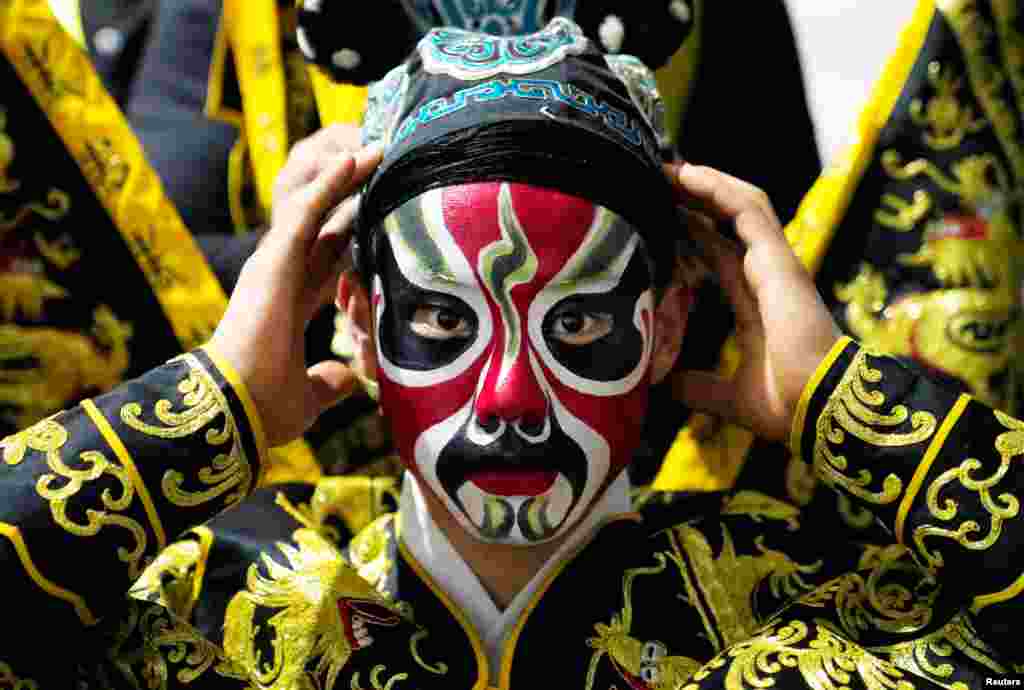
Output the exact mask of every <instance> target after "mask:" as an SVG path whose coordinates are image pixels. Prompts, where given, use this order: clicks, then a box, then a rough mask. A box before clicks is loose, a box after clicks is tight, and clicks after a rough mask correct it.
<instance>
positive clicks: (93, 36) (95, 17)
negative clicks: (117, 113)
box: [79, 0, 157, 108]
mask: <svg viewBox="0 0 1024 690" xmlns="http://www.w3.org/2000/svg"><path fill="white" fill-rule="evenodd" d="M156 5H157V2H156V0H89V1H88V2H82V3H80V5H79V8H80V10H79V11H80V13H81V20H82V31H83V33H84V34H85V42H86V45H87V47H88V48H89V55H90V57H91V58H92V61H93V64H94V65H95V67H96V71H97V72H98V73H99V75H100V78H101V79H102V80H103V85H104V86H105V87H107V91H108V92H109V93H110V95H111V96H113V97H114V99H115V100H116V101H117V103H118V105H120V106H121V107H122V108H123V107H124V105H125V103H126V102H127V100H128V97H129V96H130V95H131V90H132V85H133V83H134V80H135V74H136V70H137V69H138V65H139V59H140V58H141V56H142V53H143V50H144V49H145V45H146V41H147V39H148V37H149V29H150V26H151V24H152V16H153V13H154V12H155V10H156ZM104 32H106V33H107V34H108V36H107V37H104V36H103V33H104ZM111 37H113V38H111ZM98 38H100V39H102V38H106V39H107V42H106V43H104V42H103V40H97V39H98ZM115 39H116V40H115Z"/></svg>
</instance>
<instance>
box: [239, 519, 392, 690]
mask: <svg viewBox="0 0 1024 690" xmlns="http://www.w3.org/2000/svg"><path fill="white" fill-rule="evenodd" d="M292 539H293V541H294V545H292V544H288V543H283V542H281V543H278V545H277V547H278V550H279V551H280V553H281V555H282V556H283V559H284V564H282V563H279V562H278V561H276V560H274V559H272V558H270V557H269V556H268V555H267V554H263V555H262V556H261V559H260V563H259V564H255V563H254V564H253V565H251V566H249V570H248V574H247V577H246V589H245V590H244V591H242V592H239V593H238V594H236V595H235V596H234V597H232V599H231V601H230V603H229V604H228V607H227V613H226V615H225V621H224V650H225V652H226V654H227V656H228V658H229V659H230V660H231V661H232V662H234V663H235V664H237V665H239V666H241V667H242V668H243V669H245V671H246V673H248V674H249V676H250V678H251V680H252V682H253V683H254V685H255V687H257V688H270V687H273V688H274V689H275V690H292V689H294V690H306V688H308V687H310V683H315V684H316V687H335V681H336V680H337V678H338V675H339V674H340V673H341V671H342V669H343V668H344V666H345V665H346V664H347V663H348V661H349V659H350V658H351V656H352V654H354V653H356V652H358V651H359V650H360V649H363V648H366V647H368V646H370V645H372V644H373V637H372V636H371V631H372V626H393V625H397V624H398V623H399V621H400V620H401V618H400V613H399V611H398V610H397V608H396V607H395V606H394V605H392V604H391V603H390V602H388V601H387V600H386V599H384V598H382V597H381V596H380V595H379V594H378V593H377V591H376V590H375V589H374V588H373V587H372V586H370V584H369V583H367V582H366V581H365V580H363V579H362V578H361V577H359V575H358V574H357V573H356V571H355V570H354V569H353V568H351V567H350V566H349V565H348V564H347V563H345V561H344V560H343V559H342V558H341V556H340V554H339V553H338V551H337V549H336V548H335V547H334V546H333V545H332V544H330V543H329V542H328V541H327V540H325V539H324V538H323V537H322V536H321V535H320V534H318V533H317V532H315V531H314V530H310V529H306V528H300V529H298V530H296V531H295V532H294V534H293V535H292ZM260 566H262V568H263V570H264V571H265V572H266V575H264V574H262V573H261V572H260ZM268 609H269V611H268ZM268 613H269V617H267V618H264V616H265V615H267V614H268ZM257 618H258V619H259V620H261V621H262V620H266V623H265V624H262V623H257ZM271 631H272V632H271ZM268 634H272V639H273V642H272V643H271V642H269V640H268V638H267V635H268ZM263 649H270V650H272V656H271V658H266V657H265V655H264V652H263ZM307 668H308V669H309V671H307ZM307 674H308V675H307ZM353 682H354V683H355V682H356V679H353ZM371 682H372V680H371Z"/></svg>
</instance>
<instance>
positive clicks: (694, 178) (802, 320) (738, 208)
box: [666, 163, 840, 440]
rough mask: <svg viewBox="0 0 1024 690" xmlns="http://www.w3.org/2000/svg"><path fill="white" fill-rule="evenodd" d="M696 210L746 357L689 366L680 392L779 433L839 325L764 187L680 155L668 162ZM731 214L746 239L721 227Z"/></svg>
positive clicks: (699, 405)
mask: <svg viewBox="0 0 1024 690" xmlns="http://www.w3.org/2000/svg"><path fill="white" fill-rule="evenodd" d="M666 171H667V172H668V174H669V177H670V179H671V180H672V182H673V184H674V185H675V186H676V187H677V190H678V192H679V194H680V196H681V198H682V199H683V200H684V204H685V205H686V206H687V207H688V208H689V209H691V210H694V211H696V213H691V214H690V215H691V223H690V226H691V228H692V230H693V234H694V236H695V237H696V238H697V240H698V242H699V243H700V245H701V247H702V248H703V249H704V251H705V253H706V254H707V258H708V260H709V262H710V263H711V265H712V266H713V268H714V270H715V272H716V273H717V275H718V278H719V282H720V283H721V285H722V287H723V289H724V290H725V292H726V295H727V296H728V299H729V301H730V303H731V304H732V307H733V310H734V311H735V313H736V339H737V343H738V345H739V347H740V351H741V355H742V358H743V359H742V363H741V364H740V367H739V370H738V371H737V372H736V374H735V376H734V377H732V378H731V379H724V378H722V377H719V376H716V375H715V374H711V373H708V372H697V371H686V372H683V373H682V375H681V377H680V379H679V381H680V387H681V391H682V396H683V399H684V402H686V404H688V405H690V406H691V407H693V408H694V409H698V410H701V411H704V412H709V413H711V414H715V415H718V416H721V417H723V418H725V419H726V420H728V421H730V422H733V423H736V424H739V425H740V426H744V427H746V428H748V429H750V430H751V431H753V432H754V433H756V434H757V435H759V436H761V437H763V438H767V439H772V440H783V439H785V438H787V437H788V435H789V430H790V424H791V422H792V418H793V414H794V412H795V410H796V406H797V404H798V402H799V400H800V395H801V394H802V392H803V389H804V386H805V385H806V383H807V382H808V380H809V379H810V378H811V376H812V375H813V374H814V371H815V369H816V368H817V366H818V364H819V363H820V362H821V360H822V359H824V357H825V355H826V354H828V351H829V350H830V349H831V348H832V346H833V345H834V344H835V342H836V339H837V338H838V337H839V335H840V331H839V328H838V327H837V326H836V323H835V321H834V320H833V319H832V315H831V314H830V313H829V311H828V309H827V308H826V307H825V304H824V302H823V301H822V299H821V296H820V295H819V294H818V291H817V289H816V288H815V286H814V282H813V281H812V280H811V277H810V276H809V275H808V273H807V272H806V270H805V269H804V267H803V266H802V265H801V263H800V262H799V260H798V259H797V258H796V255H795V254H793V250H792V249H791V248H790V246H789V243H788V242H787V241H786V237H785V235H784V234H783V231H782V226H781V224H780V223H779V220H778V217H777V216H776V215H775V211H774V210H773V209H772V205H771V202H770V201H769V199H768V196H767V195H766V194H765V193H764V192H763V191H761V190H760V189H758V188H757V187H754V186H753V185H751V184H748V183H746V182H743V181H742V180H738V179H736V178H734V177H731V176H729V175H726V174H725V173H722V172H719V171H717V170H714V169H711V168H706V167H701V166H696V165H690V164H687V163H682V164H680V165H671V166H666ZM715 222H727V223H733V224H734V226H735V229H736V233H737V235H738V236H739V238H740V240H741V241H742V242H743V243H744V244H745V245H746V246H745V248H740V247H737V246H735V245H734V244H733V243H732V242H730V241H729V240H727V239H725V238H724V237H723V236H722V235H721V234H719V233H717V232H715V230H714V229H713V224H714V223H715Z"/></svg>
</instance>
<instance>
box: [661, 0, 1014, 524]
mask: <svg viewBox="0 0 1024 690" xmlns="http://www.w3.org/2000/svg"><path fill="white" fill-rule="evenodd" d="M1020 28H1021V26H1020V13H1019V8H1017V6H1016V5H1015V4H1014V3H1006V2H977V1H972V2H952V1H946V0H940V1H938V2H933V1H932V0H922V1H921V2H919V3H918V8H917V10H916V12H915V15H914V17H913V18H912V20H911V22H910V24H909V25H908V26H907V28H906V29H905V31H904V33H903V36H902V39H901V43H900V46H899V48H898V50H897V51H896V54H895V55H894V56H893V57H892V58H891V60H890V62H889V65H888V66H887V68H886V70H885V73H884V75H883V77H882V79H881V80H880V82H879V84H878V85H877V87H876V88H875V90H874V93H873V94H872V97H871V99H870V101H869V102H868V104H867V106H866V108H865V109H864V111H863V113H862V115H861V118H860V121H859V126H858V131H857V138H856V140H855V144H854V145H853V146H852V147H851V149H850V150H849V151H847V152H846V154H845V155H844V156H842V157H841V158H840V159H839V160H838V161H837V162H836V163H835V164H833V166H832V167H831V169H829V170H828V171H826V172H825V173H824V174H823V175H822V177H821V178H820V179H819V181H818V182H817V183H816V184H815V186H814V187H813V188H812V189H811V191H810V193H809V194H808V195H807V198H806V199H805V200H804V202H803V204H802V205H801V207H800V210H799V212H798V213H797V215H796V217H795V219H794V220H793V222H792V223H791V224H790V225H789V227H788V228H787V234H788V236H789V238H790V241H791V243H792V245H793V246H794V248H795V250H796V252H797V254H798V255H799V256H800V257H801V259H802V260H803V262H804V264H805V265H806V266H807V267H808V269H809V270H810V271H811V272H812V273H813V274H814V275H815V276H816V280H817V285H818V288H819V290H820V291H821V294H822V295H823V297H824V298H825V301H826V303H827V304H828V305H829V307H830V308H831V310H832V312H833V314H834V315H835V316H836V319H837V321H838V322H839V324H840V325H841V326H842V327H843V329H844V330H845V331H846V332H848V333H849V334H850V335H852V336H853V337H855V338H857V339H858V340H861V341H862V342H864V343H865V344H866V345H869V346H871V347H874V348H877V349H879V350H881V351H884V352H887V353H889V354H892V355H896V356H898V357H900V358H901V359H902V360H903V361H904V362H906V363H907V364H908V365H910V366H912V367H917V368H919V369H921V370H923V371H927V372H928V373H929V375H930V376H935V377H940V378H943V379H945V380H946V381H948V382H949V383H950V384H951V385H954V386H957V387H959V388H960V389H962V390H964V391H965V392H968V393H971V394H972V395H974V396H976V397H977V398H978V399H979V400H982V401H984V402H986V403H988V404H990V405H992V406H994V407H996V408H999V409H1001V410H1003V411H1006V412H1009V413H1011V414H1014V413H1019V410H1020V401H1021V399H1022V388H1021V377H1020V362H1021V361H1022V359H1021V344H1022V340H1021V335H1022V331H1021V324H1022V322H1021V318H1020V315H1021V294H1020V291H1019V286H1020V284H1021V277H1022V276H1021V267H1022V259H1024V253H1022V251H1024V245H1022V243H1021V227H1022V225H1021V215H1020V214H1021V205H1020V203H1021V193H1020V190H1021V188H1022V187H1021V185H1022V184H1024V177H1022V173H1024V148H1022V147H1024V129H1022V127H1021V124H1020V123H1021V121H1022V120H1021V113H1022V112H1024V110H1022V109H1024V88H1022V86H1024V82H1022V81H1021V71H1020V66H1019V65H1020V60H1021V58H1020V56H1021V54H1022V51H1024V35H1022V34H1021V33H1020ZM735 363H736V358H735V353H734V352H733V351H731V350H729V349H728V348H727V349H726V351H725V352H724V353H723V355H722V361H721V365H722V367H723V368H725V369H727V368H729V367H730V366H734V365H735ZM744 458H749V461H747V462H745V463H744ZM741 469H742V471H741ZM737 476H738V478H737ZM655 486H656V487H659V488H668V487H674V488H680V487H686V488H690V489H721V488H726V487H731V486H740V487H745V488H758V489H759V490H762V491H766V492H768V493H771V494H772V495H776V496H780V497H785V498H786V499H787V500H789V501H792V502H796V503H799V504H801V505H805V504H807V503H809V502H811V500H812V498H813V497H814V495H815V490H814V486H815V482H814V481H813V478H812V476H811V472H810V468H809V467H808V466H807V465H806V463H804V462H802V461H801V460H800V459H799V458H791V457H790V455H789V453H788V452H787V451H786V450H785V449H784V448H782V447H781V446H778V445H772V444H766V443H761V442H758V441H755V440H754V439H753V438H752V437H751V435H750V434H748V433H746V432H745V431H743V430H740V429H737V428H734V427H729V426H721V425H718V424H717V423H716V422H715V421H714V420H711V419H709V418H707V417H704V416H699V417H698V419H697V420H695V421H694V422H692V423H691V427H690V428H689V429H687V430H685V431H684V432H683V433H682V434H681V435H680V436H679V437H678V438H677V439H676V441H675V445H674V446H673V447H672V448H671V449H670V450H669V452H668V457H667V460H666V463H665V466H664V468H663V470H662V474H661V476H660V477H658V480H657V481H655ZM819 494H820V498H821V499H822V500H823V501H824V504H823V505H822V506H821V510H820V511H819V514H820V515H821V516H822V518H823V519H827V518H828V517H829V516H836V515H840V516H842V522H843V523H844V524H845V525H846V526H848V527H851V528H853V529H854V531H858V530H862V529H865V528H868V527H870V526H872V525H873V520H872V518H871V515H870V514H868V513H866V512H864V511H861V510H857V509H855V508H854V506H853V504H852V503H850V502H849V501H845V500H843V501H840V503H839V504H838V505H836V503H835V500H834V498H833V497H832V495H831V492H827V491H826V492H819Z"/></svg>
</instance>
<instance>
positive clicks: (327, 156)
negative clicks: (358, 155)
mask: <svg viewBox="0 0 1024 690" xmlns="http://www.w3.org/2000/svg"><path fill="white" fill-rule="evenodd" d="M359 148H360V130H359V128H358V127H357V126H355V125H352V124H342V123H335V124H332V125H329V126H327V127H324V128H323V129H320V130H318V131H317V132H316V133H314V134H312V135H311V136H309V137H307V138H305V139H303V140H302V141H300V142H299V143H297V144H295V146H293V147H292V150H291V152H290V153H289V154H288V160H287V161H285V164H284V167H283V168H281V172H280V173H279V174H278V176H277V179H276V180H275V182H274V193H273V198H274V200H275V201H278V200H282V199H284V198H285V197H286V196H287V195H289V194H291V193H292V192H294V191H295V190H296V189H299V188H300V187H302V186H303V185H306V184H309V183H310V182H311V181H313V180H314V179H315V178H316V176H317V175H319V174H320V173H321V172H322V171H323V169H324V168H325V167H327V165H329V164H330V162H331V161H332V160H333V159H334V158H336V157H337V155H338V154H339V153H344V152H346V151H348V152H354V151H358V150H359Z"/></svg>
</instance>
